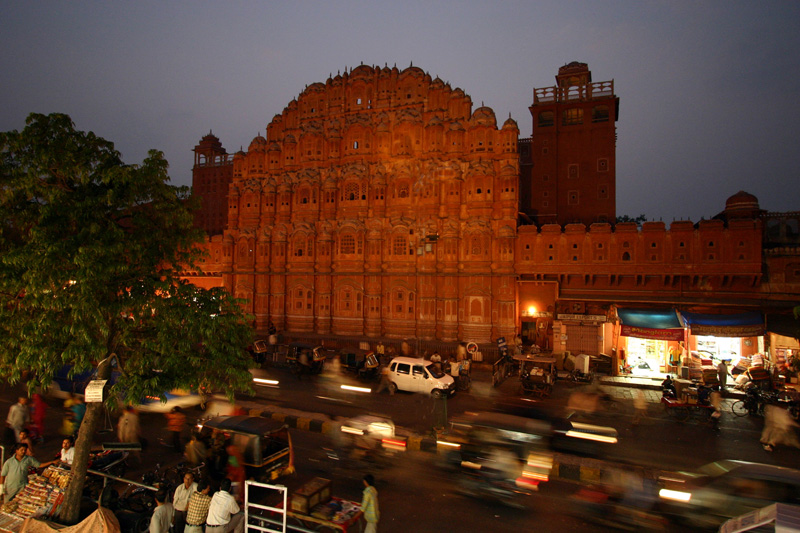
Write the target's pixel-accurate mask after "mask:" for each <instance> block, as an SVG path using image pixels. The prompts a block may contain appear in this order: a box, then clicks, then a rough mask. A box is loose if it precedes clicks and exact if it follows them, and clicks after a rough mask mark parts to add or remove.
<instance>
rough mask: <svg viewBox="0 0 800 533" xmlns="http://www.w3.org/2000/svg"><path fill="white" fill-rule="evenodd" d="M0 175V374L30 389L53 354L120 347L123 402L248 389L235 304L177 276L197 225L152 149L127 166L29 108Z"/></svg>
mask: <svg viewBox="0 0 800 533" xmlns="http://www.w3.org/2000/svg"><path fill="white" fill-rule="evenodd" d="M0 179H2V185H1V186H0V337H2V338H3V342H2V343H0V372H2V373H3V374H4V375H5V376H6V377H7V379H8V380H9V381H10V382H11V383H16V382H19V381H20V380H22V379H23V378H24V379H26V380H28V381H27V383H28V386H29V388H30V390H33V389H35V388H36V387H39V386H47V385H48V383H49V382H50V381H51V379H52V376H53V375H54V373H55V372H56V371H57V370H58V369H59V368H60V367H61V366H62V365H65V364H69V365H73V370H74V372H81V371H84V370H87V369H89V368H92V367H93V365H96V364H97V363H98V362H99V361H102V360H106V359H107V358H108V357H109V356H110V355H111V354H116V356H117V359H118V361H119V363H120V366H121V370H122V373H121V376H120V378H119V379H118V381H117V383H116V384H115V385H114V388H113V389H112V390H111V391H110V392H109V394H108V396H109V397H122V398H124V399H125V401H127V402H129V403H138V401H139V399H141V398H143V397H144V396H146V395H147V396H152V395H162V394H163V393H164V392H165V391H168V390H170V389H173V388H178V387H180V388H185V389H191V390H196V389H198V387H200V386H201V385H205V386H208V387H211V388H214V389H223V390H225V391H226V392H227V393H228V394H229V395H232V394H233V391H235V390H239V389H246V388H248V387H249V383H250V375H249V372H248V362H249V360H248V358H247V356H246V353H245V352H244V348H245V347H246V346H247V344H248V343H249V342H250V338H251V329H250V327H249V325H248V317H247V316H246V315H245V314H244V313H243V312H242V310H241V307H240V305H239V302H237V301H236V300H235V299H233V298H232V297H231V296H230V295H229V294H228V293H227V292H226V291H224V290H223V289H211V290H208V289H202V288H199V287H196V286H194V285H191V284H188V283H186V282H182V281H181V280H180V279H179V277H178V272H177V268H186V267H190V268H196V267H194V263H195V261H196V260H197V259H198V258H199V257H198V255H197V254H198V251H197V249H196V247H194V245H195V244H196V243H197V242H198V240H199V239H200V238H201V236H202V235H201V233H199V232H198V231H197V230H195V229H194V228H193V227H192V213H191V209H190V204H191V200H190V198H189V196H188V192H189V191H188V188H186V187H175V186H172V185H170V184H169V183H168V182H169V177H168V175H167V161H166V160H165V159H164V157H163V154H162V153H161V152H158V151H154V150H152V151H150V152H149V154H148V157H147V158H146V159H145V160H144V161H143V162H142V163H141V164H140V165H127V164H124V163H123V162H122V159H121V156H120V154H119V153H118V152H117V151H116V150H115V149H114V145H113V143H111V142H109V141H106V140H104V139H102V138H100V137H98V136H96V135H95V134H93V133H91V132H88V133H86V132H81V131H77V130H75V129H74V125H73V123H72V120H71V119H70V118H69V117H68V116H66V115H63V114H52V115H39V114H31V115H30V116H29V117H28V119H27V123H26V127H25V128H24V129H23V130H22V131H16V130H15V131H10V132H5V133H0ZM96 405H97V404H90V406H89V412H87V416H86V419H85V421H84V424H83V425H82V427H81V434H80V435H79V439H78V443H77V444H78V446H77V447H76V452H78V453H77V454H76V462H78V458H77V455H78V454H80V453H81V451H82V450H81V444H82V440H83V441H84V443H85V444H86V449H85V450H83V451H84V452H85V453H86V454H87V457H88V445H89V444H90V441H91V435H90V436H88V437H85V438H84V435H83V434H84V429H89V428H88V427H84V426H87V425H88V426H91V424H86V422H88V421H89V420H90V418H91V419H93V418H94V417H90V414H92V408H93V407H95V406H96ZM98 409H99V407H98ZM87 439H88V440H87ZM68 499H69V498H68ZM75 512H76V513H77V509H76V510H75Z"/></svg>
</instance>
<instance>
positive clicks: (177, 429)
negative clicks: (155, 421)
mask: <svg viewBox="0 0 800 533" xmlns="http://www.w3.org/2000/svg"><path fill="white" fill-rule="evenodd" d="M164 416H165V417H166V418H167V431H168V432H169V434H170V435H171V439H170V440H171V441H172V449H174V450H175V451H176V452H177V453H183V442H182V439H181V435H182V434H183V429H184V427H185V426H186V415H185V414H183V411H182V410H181V408H180V407H178V406H175V407H173V408H172V409H170V411H169V413H165V414H164Z"/></svg>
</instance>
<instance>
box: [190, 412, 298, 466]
mask: <svg viewBox="0 0 800 533" xmlns="http://www.w3.org/2000/svg"><path fill="white" fill-rule="evenodd" d="M201 424H202V427H201V429H200V438H201V439H203V440H212V439H214V438H215V437H218V436H219V434H218V433H217V434H216V435H215V432H220V433H222V435H223V436H224V437H225V439H226V440H230V443H231V444H232V445H233V446H235V447H236V448H237V449H238V451H239V452H240V453H241V455H242V457H243V458H244V461H243V462H244V467H245V472H246V475H247V478H248V479H255V480H256V481H262V482H268V481H274V480H275V479H277V478H279V477H280V476H284V475H289V474H292V473H294V453H293V451H292V439H291V437H290V436H289V429H288V427H287V426H286V424H284V423H282V422H278V421H275V420H271V419H269V418H263V417H260V416H218V417H215V418H211V419H209V420H206V421H204V422H201Z"/></svg>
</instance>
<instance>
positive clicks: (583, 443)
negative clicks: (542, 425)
mask: <svg viewBox="0 0 800 533" xmlns="http://www.w3.org/2000/svg"><path fill="white" fill-rule="evenodd" d="M552 430H553V435H552V437H551V440H550V446H551V449H552V450H553V451H557V452H562V453H571V454H575V455H583V456H586V457H602V456H604V455H606V454H608V453H609V452H610V451H611V449H612V448H613V447H614V446H615V445H616V444H617V442H618V441H619V438H618V434H617V430H616V429H614V428H612V427H607V426H597V425H594V424H584V423H582V422H576V421H575V420H567V419H564V418H559V419H556V420H554V421H553V427H552Z"/></svg>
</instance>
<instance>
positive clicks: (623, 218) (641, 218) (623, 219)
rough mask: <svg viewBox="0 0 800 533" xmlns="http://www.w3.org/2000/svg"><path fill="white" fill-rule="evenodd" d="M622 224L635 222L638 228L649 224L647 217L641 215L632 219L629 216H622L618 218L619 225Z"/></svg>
mask: <svg viewBox="0 0 800 533" xmlns="http://www.w3.org/2000/svg"><path fill="white" fill-rule="evenodd" d="M620 222H635V223H636V225H637V226H641V225H642V222H647V216H646V215H644V214H641V215H639V216H638V217H636V218H633V217H630V216H628V215H620V216H618V217H617V223H620Z"/></svg>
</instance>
